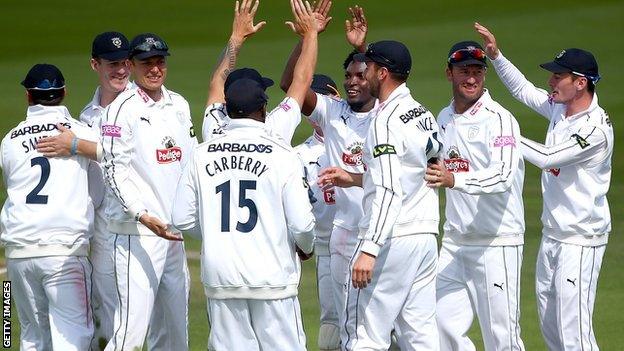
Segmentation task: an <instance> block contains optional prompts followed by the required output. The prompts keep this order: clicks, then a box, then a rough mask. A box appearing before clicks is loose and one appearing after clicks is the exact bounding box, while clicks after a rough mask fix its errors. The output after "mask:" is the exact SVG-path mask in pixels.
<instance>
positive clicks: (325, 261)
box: [295, 74, 340, 350]
mask: <svg viewBox="0 0 624 351" xmlns="http://www.w3.org/2000/svg"><path fill="white" fill-rule="evenodd" d="M310 87H311V88H312V90H314V92H316V93H319V94H322V95H327V96H335V97H338V96H337V87H336V83H335V82H334V81H333V80H332V79H331V78H330V77H328V76H326V75H322V74H315V75H314V77H313V79H312V84H311V86H310ZM312 127H313V128H314V132H313V134H312V135H311V136H310V137H309V138H308V139H307V140H306V141H305V142H303V143H302V144H299V145H297V146H296V147H295V151H297V153H298V154H299V156H300V157H301V160H302V161H303V164H304V166H305V171H306V176H307V179H308V185H309V188H310V189H311V191H312V196H313V200H312V201H313V202H312V213H313V214H314V218H315V219H316V227H315V228H314V253H315V256H316V282H317V286H318V299H319V305H320V314H321V315H320V321H321V324H320V329H319V335H320V336H324V335H325V334H326V333H327V330H328V329H329V330H330V332H332V331H333V332H334V333H335V334H336V335H333V336H331V337H333V338H336V339H337V338H340V335H339V333H338V330H339V329H338V325H339V324H338V323H339V318H338V309H337V308H336V301H335V299H334V287H333V285H334V284H333V280H332V276H331V271H330V263H331V262H330V255H329V242H330V235H331V232H332V229H333V220H334V215H335V213H336V205H335V204H336V195H335V191H334V189H333V188H330V189H322V188H321V187H319V185H318V184H317V182H316V181H317V179H318V174H319V173H320V171H321V169H323V168H326V167H329V160H328V159H327V154H326V152H325V143H324V136H323V130H322V129H321V128H320V127H319V126H318V125H315V124H313V125H312ZM331 337H330V338H331ZM330 338H322V337H319V340H318V345H319V349H320V350H326V349H328V348H329V347H330V346H332V345H327V344H325V343H324V341H326V340H327V339H330ZM334 348H335V347H334ZM330 349H331V348H330Z"/></svg>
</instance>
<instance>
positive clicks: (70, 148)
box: [37, 123, 102, 161]
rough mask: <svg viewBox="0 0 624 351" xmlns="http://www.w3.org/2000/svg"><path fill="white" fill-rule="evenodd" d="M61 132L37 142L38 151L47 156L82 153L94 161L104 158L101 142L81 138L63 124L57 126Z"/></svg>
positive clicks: (81, 154)
mask: <svg viewBox="0 0 624 351" xmlns="http://www.w3.org/2000/svg"><path fill="white" fill-rule="evenodd" d="M56 127H57V128H58V130H59V132H60V134H58V135H55V136H51V137H45V138H42V139H40V140H39V141H38V142H37V151H39V152H41V153H42V154H43V156H45V157H66V156H73V155H80V156H84V157H86V158H89V159H91V160H94V161H100V160H101V159H102V147H101V146H100V144H99V143H96V142H93V141H89V140H84V139H79V138H78V137H76V135H75V134H74V132H72V131H71V129H69V128H67V127H65V126H64V125H62V124H60V123H59V124H57V126H56Z"/></svg>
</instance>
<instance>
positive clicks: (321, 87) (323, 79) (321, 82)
mask: <svg viewBox="0 0 624 351" xmlns="http://www.w3.org/2000/svg"><path fill="white" fill-rule="evenodd" d="M330 87H331V88H330ZM310 88H311V89H312V90H314V92H315V93H319V94H321V95H335V94H336V91H338V87H337V86H336V82H334V81H333V79H331V78H330V77H329V76H326V75H324V74H315V75H314V76H312V84H310ZM332 88H333V89H332Z"/></svg>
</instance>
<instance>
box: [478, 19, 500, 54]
mask: <svg viewBox="0 0 624 351" xmlns="http://www.w3.org/2000/svg"><path fill="white" fill-rule="evenodd" d="M474 28H475V30H476V31H477V33H479V35H480V36H481V38H483V47H485V53H486V55H487V56H488V57H489V58H490V60H495V59H496V58H497V57H498V53H499V50H498V46H497V45H496V37H494V34H492V32H490V30H489V29H487V28H486V27H484V26H482V25H481V24H479V23H478V22H475V24H474Z"/></svg>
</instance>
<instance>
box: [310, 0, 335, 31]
mask: <svg viewBox="0 0 624 351" xmlns="http://www.w3.org/2000/svg"><path fill="white" fill-rule="evenodd" d="M331 6H332V2H331V0H321V1H319V2H318V3H317V2H315V3H314V4H313V5H312V7H313V8H314V13H315V14H316V17H317V19H318V21H319V30H318V32H319V33H323V32H324V31H325V29H327V26H328V25H329V22H331V20H332V19H333V17H330V16H329V10H330V9H331Z"/></svg>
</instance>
